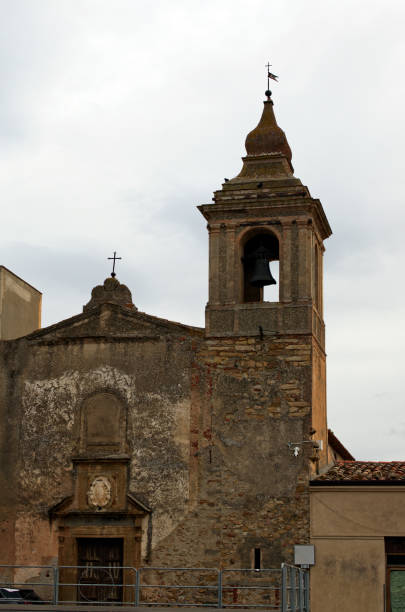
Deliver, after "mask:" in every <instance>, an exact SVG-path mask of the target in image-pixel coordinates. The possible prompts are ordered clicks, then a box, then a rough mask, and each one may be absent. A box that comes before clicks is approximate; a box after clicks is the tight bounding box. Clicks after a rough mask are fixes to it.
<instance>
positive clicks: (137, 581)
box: [135, 567, 141, 606]
mask: <svg viewBox="0 0 405 612" xmlns="http://www.w3.org/2000/svg"><path fill="white" fill-rule="evenodd" d="M135 572H136V573H135V606H139V586H140V583H141V568H140V567H138V569H136V570H135Z"/></svg>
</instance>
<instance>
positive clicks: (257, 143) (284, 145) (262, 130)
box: [245, 91, 292, 162]
mask: <svg viewBox="0 0 405 612" xmlns="http://www.w3.org/2000/svg"><path fill="white" fill-rule="evenodd" d="M266 95H267V98H268V99H267V100H266V101H265V102H264V108H263V113H262V116H261V119H260V121H259V123H258V125H257V126H256V127H255V129H254V130H252V131H251V132H249V134H248V135H247V137H246V141H245V147H246V153H247V154H248V155H249V156H250V155H264V154H275V153H278V154H280V155H284V156H285V157H286V158H287V159H288V161H289V162H291V158H292V153H291V149H290V146H289V144H288V142H287V138H286V135H285V134H284V132H283V130H282V129H281V128H280V127H279V126H278V125H277V121H276V117H275V115H274V110H273V101H272V99H271V97H270V95H271V92H270V91H266Z"/></svg>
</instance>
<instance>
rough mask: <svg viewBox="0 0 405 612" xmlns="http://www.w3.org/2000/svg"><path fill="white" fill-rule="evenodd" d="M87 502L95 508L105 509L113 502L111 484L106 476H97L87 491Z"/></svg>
mask: <svg viewBox="0 0 405 612" xmlns="http://www.w3.org/2000/svg"><path fill="white" fill-rule="evenodd" d="M87 501H88V504H89V506H92V507H93V508H98V509H101V508H105V507H106V506H108V504H109V503H110V501H111V482H110V481H109V480H108V478H106V477H105V476H97V478H95V479H94V480H93V482H92V483H91V485H90V488H89V490H88V491H87Z"/></svg>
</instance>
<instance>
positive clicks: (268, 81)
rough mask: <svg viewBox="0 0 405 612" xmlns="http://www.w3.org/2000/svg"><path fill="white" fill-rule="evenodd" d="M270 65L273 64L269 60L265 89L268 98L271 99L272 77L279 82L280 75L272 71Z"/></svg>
mask: <svg viewBox="0 0 405 612" xmlns="http://www.w3.org/2000/svg"><path fill="white" fill-rule="evenodd" d="M270 66H271V64H270V63H269V62H267V64H266V68H267V90H266V91H265V96H267V99H268V100H270V97H271V91H270V79H273V81H276V82H277V79H278V76H277V75H275V74H273V73H272V72H270Z"/></svg>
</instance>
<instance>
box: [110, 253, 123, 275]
mask: <svg viewBox="0 0 405 612" xmlns="http://www.w3.org/2000/svg"><path fill="white" fill-rule="evenodd" d="M107 259H112V260H113V269H112V272H111V276H112V277H113V278H115V277H116V276H117V275H116V274H115V262H116V261H117V259H122V257H117V251H114V257H108V258H107Z"/></svg>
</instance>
